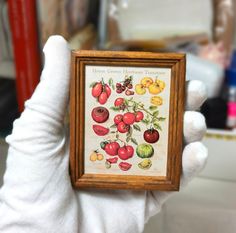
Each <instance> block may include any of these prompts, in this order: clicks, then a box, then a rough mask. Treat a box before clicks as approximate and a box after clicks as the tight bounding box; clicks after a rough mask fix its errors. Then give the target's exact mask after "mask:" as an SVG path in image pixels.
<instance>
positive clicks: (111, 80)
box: [108, 78, 113, 86]
mask: <svg viewBox="0 0 236 233" xmlns="http://www.w3.org/2000/svg"><path fill="white" fill-rule="evenodd" d="M108 84H109V86H111V85H112V84H113V79H112V78H110V79H109V80H108Z"/></svg>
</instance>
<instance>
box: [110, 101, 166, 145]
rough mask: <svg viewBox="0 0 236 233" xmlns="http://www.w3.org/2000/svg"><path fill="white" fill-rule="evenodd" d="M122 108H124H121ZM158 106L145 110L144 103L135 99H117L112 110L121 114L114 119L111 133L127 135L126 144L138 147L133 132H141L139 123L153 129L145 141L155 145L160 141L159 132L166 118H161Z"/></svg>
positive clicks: (146, 134)
mask: <svg viewBox="0 0 236 233" xmlns="http://www.w3.org/2000/svg"><path fill="white" fill-rule="evenodd" d="M121 106H122V108H121ZM157 108H158V107H157V106H155V105H151V106H149V108H145V106H144V104H143V103H142V102H137V101H135V100H134V98H133V97H131V98H129V99H126V98H117V99H116V100H115V102H114V106H112V107H111V108H110V109H111V110H113V111H115V112H121V113H119V114H116V115H115V117H114V125H112V126H110V128H111V129H116V131H111V133H116V134H117V133H127V134H126V142H127V143H128V142H129V141H131V142H132V143H134V144H136V145H138V142H137V140H136V139H135V138H134V137H133V131H134V130H135V131H141V127H140V125H139V123H141V124H145V125H146V126H147V128H149V129H153V130H152V133H151V132H149V131H148V132H146V133H145V137H144V139H146V142H150V143H154V142H155V141H156V142H157V141H158V139H159V132H158V131H157V130H161V126H160V122H161V121H164V120H165V118H164V117H160V116H159V111H158V110H157Z"/></svg>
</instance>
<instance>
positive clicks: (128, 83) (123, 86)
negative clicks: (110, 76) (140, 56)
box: [116, 75, 134, 95]
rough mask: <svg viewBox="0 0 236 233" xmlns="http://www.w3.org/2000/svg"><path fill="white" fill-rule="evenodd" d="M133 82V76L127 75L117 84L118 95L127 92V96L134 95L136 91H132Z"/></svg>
mask: <svg viewBox="0 0 236 233" xmlns="http://www.w3.org/2000/svg"><path fill="white" fill-rule="evenodd" d="M132 80H133V78H132V76H127V75H126V76H125V79H124V80H123V81H121V82H118V83H116V93H117V94H121V93H122V92H125V95H134V91H132V90H131V89H132V88H133V84H132Z"/></svg>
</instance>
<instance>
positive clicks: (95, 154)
mask: <svg viewBox="0 0 236 233" xmlns="http://www.w3.org/2000/svg"><path fill="white" fill-rule="evenodd" d="M89 159H90V161H91V162H95V161H96V160H98V161H102V160H103V159H104V156H103V154H101V153H98V151H97V150H95V151H93V152H92V153H91V154H90V156H89Z"/></svg>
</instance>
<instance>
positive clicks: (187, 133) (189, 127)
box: [184, 111, 207, 143]
mask: <svg viewBox="0 0 236 233" xmlns="http://www.w3.org/2000/svg"><path fill="white" fill-rule="evenodd" d="M206 129H207V127H206V121H205V117H204V116H203V115H202V114H201V113H199V112H195V111H186V112H185V114H184V139H185V142H186V143H190V142H194V141H200V140H201V139H202V138H203V136H204V135H205V133H206Z"/></svg>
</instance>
